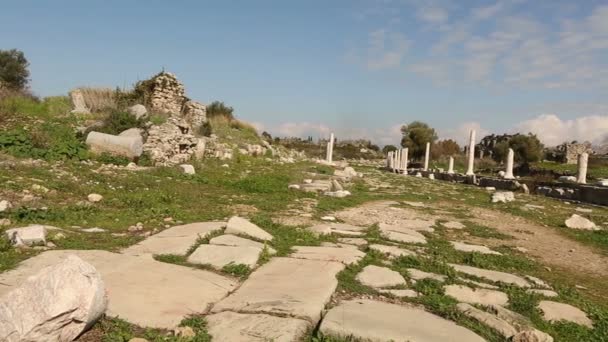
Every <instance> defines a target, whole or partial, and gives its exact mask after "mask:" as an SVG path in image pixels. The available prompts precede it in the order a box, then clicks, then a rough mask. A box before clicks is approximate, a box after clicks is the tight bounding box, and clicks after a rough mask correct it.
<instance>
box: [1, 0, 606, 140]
mask: <svg viewBox="0 0 608 342" xmlns="http://www.w3.org/2000/svg"><path fill="white" fill-rule="evenodd" d="M0 1H1V8H2V10H1V11H0V32H2V33H1V34H0V49H9V48H18V49H21V50H23V51H24V52H25V53H26V55H27V57H28V58H29V60H30V63H31V67H30V69H31V74H32V75H31V76H32V89H33V90H34V92H36V93H37V94H40V95H43V96H46V95H58V94H65V93H67V92H68V91H69V90H70V89H71V88H74V87H77V86H83V85H84V86H111V87H115V86H121V87H125V86H127V87H128V86H130V85H132V84H133V83H134V82H136V81H137V80H139V79H144V78H147V77H149V76H151V75H153V74H155V73H156V72H158V71H160V70H161V68H165V69H166V70H167V71H171V72H173V73H175V74H176V75H177V76H178V78H179V79H180V80H181V81H182V82H183V83H184V84H185V86H186V90H187V94H188V96H189V97H191V98H193V99H196V100H199V101H201V102H203V103H209V102H211V101H213V100H222V101H225V102H226V103H228V104H230V105H232V106H234V107H235V108H236V114H237V116H238V117H239V118H242V119H244V120H245V121H249V122H253V123H255V124H256V125H258V126H259V127H260V129H264V130H268V131H270V132H271V133H274V134H279V135H300V136H306V135H308V134H313V135H321V136H324V135H327V134H328V133H329V131H335V132H336V133H337V135H338V137H343V138H348V137H368V138H372V139H374V140H375V141H376V142H379V143H381V144H385V143H395V142H397V140H398V135H399V133H398V127H399V126H400V125H401V124H403V123H407V122H410V121H412V120H423V121H426V122H428V123H430V124H431V125H432V126H434V127H436V128H437V129H438V131H439V132H440V135H441V137H445V138H455V139H457V140H458V141H464V140H465V138H466V136H467V131H468V129H470V128H476V129H477V130H478V131H479V133H478V136H483V134H485V133H488V132H495V133H503V132H514V131H532V132H535V133H537V134H539V135H540V136H541V138H542V139H543V140H544V141H545V143H547V144H549V145H552V144H556V143H559V142H561V141H563V140H565V139H579V140H591V141H594V142H601V141H604V140H606V139H607V138H608V97H607V96H606V94H607V90H608V0H603V1H597V0H585V1H580V2H573V1H559V0H558V1H531V0H529V1H525V0H498V1H456V0H453V1H450V0H441V1H408V0H402V1H397V0H394V1H390V0H383V1H380V0H378V1H356V0H351V1H338V0H336V1H316V0H315V1H214V2H210V1H175V2H168V1H113V0H111V1H55V2H52V1H6V0H0Z"/></svg>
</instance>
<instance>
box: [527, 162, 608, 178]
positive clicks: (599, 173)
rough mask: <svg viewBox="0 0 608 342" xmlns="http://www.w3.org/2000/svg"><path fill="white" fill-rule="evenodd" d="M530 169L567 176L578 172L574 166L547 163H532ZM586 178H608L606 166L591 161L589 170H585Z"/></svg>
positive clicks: (607, 167)
mask: <svg viewBox="0 0 608 342" xmlns="http://www.w3.org/2000/svg"><path fill="white" fill-rule="evenodd" d="M532 168H534V169H539V170H552V171H556V172H558V173H563V174H569V175H576V173H577V171H578V166H577V165H576V164H562V163H556V162H549V161H545V162H538V163H533V164H532ZM587 176H588V177H590V178H592V179H597V178H608V166H605V165H595V163H593V161H591V162H590V165H589V168H588V169H587Z"/></svg>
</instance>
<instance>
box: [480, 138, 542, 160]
mask: <svg viewBox="0 0 608 342" xmlns="http://www.w3.org/2000/svg"><path fill="white" fill-rule="evenodd" d="M509 148H512V149H513V154H514V159H515V161H516V162H518V163H523V164H528V163H531V162H535V161H539V160H540V159H541V158H542V155H543V149H544V146H543V144H542V143H541V142H540V140H538V137H537V136H536V135H535V134H532V133H528V134H527V135H526V134H519V133H518V134H515V135H514V136H512V137H511V138H510V139H509V140H507V141H502V142H499V143H497V144H496V146H494V150H493V153H492V158H493V159H494V160H495V161H497V162H502V161H505V160H506V159H507V154H508V151H509Z"/></svg>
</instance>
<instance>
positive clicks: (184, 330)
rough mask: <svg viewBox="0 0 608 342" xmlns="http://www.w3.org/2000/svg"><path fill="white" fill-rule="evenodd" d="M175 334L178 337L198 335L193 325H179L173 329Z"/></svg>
mask: <svg viewBox="0 0 608 342" xmlns="http://www.w3.org/2000/svg"><path fill="white" fill-rule="evenodd" d="M173 334H174V335H175V336H178V337H184V338H190V337H194V336H196V333H194V330H193V329H192V328H191V327H177V328H175V329H173Z"/></svg>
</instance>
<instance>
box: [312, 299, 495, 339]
mask: <svg viewBox="0 0 608 342" xmlns="http://www.w3.org/2000/svg"><path fill="white" fill-rule="evenodd" d="M319 330H320V332H321V333H322V334H323V335H326V336H332V337H342V338H348V337H354V338H356V339H360V340H364V341H374V342H380V341H421V342H422V341H424V342H462V341H467V342H482V341H485V340H484V339H483V338H481V337H480V336H479V335H477V334H475V333H474V332H472V331H470V330H468V329H466V328H464V327H461V326H459V325H457V324H456V323H454V322H452V321H449V320H446V319H444V318H441V317H439V316H436V315H433V314H431V313H429V312H427V311H425V310H424V309H421V308H419V307H414V306H406V305H397V304H390V303H385V302H380V301H374V300H364V299H361V300H359V299H357V300H349V301H344V302H342V303H340V304H339V305H337V306H335V307H333V308H331V309H330V310H329V312H328V313H327V314H326V315H325V317H324V318H323V322H321V326H320V328H319Z"/></svg>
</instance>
